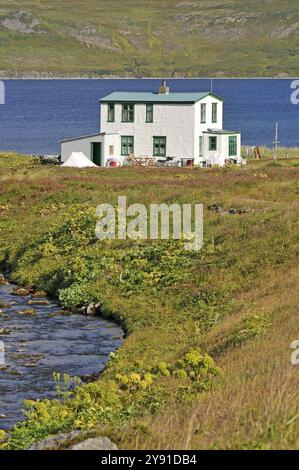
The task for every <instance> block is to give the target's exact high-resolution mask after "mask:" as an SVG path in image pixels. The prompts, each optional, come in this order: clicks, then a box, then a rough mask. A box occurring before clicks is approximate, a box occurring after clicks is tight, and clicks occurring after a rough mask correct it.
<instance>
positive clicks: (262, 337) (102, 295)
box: [0, 154, 299, 449]
mask: <svg viewBox="0 0 299 470" xmlns="http://www.w3.org/2000/svg"><path fill="white" fill-rule="evenodd" d="M20 159H21V160H22V165H20V164H19V163H20ZM269 162H271V161H269V160H265V161H263V160H262V161H258V162H255V161H251V162H250V163H249V164H248V166H247V167H244V168H235V167H233V168H227V169H217V168H214V169H198V170H196V169H192V168H185V169H184V168H181V169H178V168H166V169H155V168H151V169H144V168H140V169H138V168H116V169H112V170H111V169H110V170H109V169H99V170H94V169H82V170H75V169H68V168H60V167H56V166H54V165H53V166H52V165H41V164H40V163H39V161H38V160H35V159H33V160H32V159H28V158H25V157H24V158H23V159H22V157H20V156H15V155H13V154H9V155H1V156H0V168H1V173H0V235H1V237H0V267H1V269H2V270H6V271H7V272H8V273H9V276H10V277H11V278H12V279H13V280H14V281H15V282H17V283H19V284H21V285H24V286H26V285H31V286H32V285H35V286H38V288H40V289H44V290H46V291H47V292H48V293H49V294H51V295H55V296H57V297H59V298H60V301H61V303H62V304H63V305H64V307H65V308H67V309H74V308H75V307H81V306H82V305H86V304H88V303H90V302H93V301H96V302H100V303H101V306H102V308H101V310H102V315H103V316H104V317H109V318H112V319H115V320H116V321H119V322H121V323H122V325H123V326H124V329H125V331H126V332H127V338H126V340H125V342H124V344H123V346H122V347H121V348H120V350H119V351H118V352H117V353H113V354H111V357H110V361H109V363H108V365H107V367H106V369H105V371H104V372H103V373H102V375H101V377H100V379H99V380H98V381H96V382H93V383H89V384H85V385H77V384H76V387H75V389H74V391H73V392H72V393H70V392H69V391H67V390H63V387H62V388H61V386H60V387H59V388H58V390H57V400H53V401H49V400H43V401H39V402H32V401H27V402H26V403H25V404H26V416H27V421H25V422H23V423H21V424H19V425H17V426H15V427H14V428H13V429H12V431H11V433H10V435H8V436H7V437H6V440H4V441H3V442H2V444H1V446H2V448H11V449H21V448H26V447H28V446H29V445H30V444H31V443H32V442H34V441H38V440H41V439H43V438H44V437H46V436H48V435H50V434H55V433H58V432H60V431H67V430H72V429H83V430H88V432H92V433H94V434H98V435H103V434H104V435H108V436H110V437H111V438H112V439H113V440H114V441H115V442H117V444H118V445H119V446H120V447H121V448H135V449H136V448H168V449H169V448H188V449H192V448H240V449H243V448H267V449H268V448H278V447H279V448H296V447H298V444H299V421H298V419H297V417H298V410H297V401H296V399H295V397H296V396H297V393H298V387H299V373H298V370H296V368H294V367H292V366H291V364H290V343H291V341H293V340H294V339H296V336H297V335H298V324H297V309H298V289H297V283H298V270H296V266H297V262H298V252H297V247H298V245H297V244H296V243H297V242H298V238H297V234H298V166H297V164H298V159H297V160H296V159H292V160H291V159H288V160H279V162H278V163H279V166H273V165H269ZM119 195H127V197H128V203H129V204H131V203H133V202H138V203H144V204H146V205H147V206H148V205H149V204H151V203H160V202H166V203H172V202H179V203H187V202H188V203H195V202H197V203H198V202H202V203H203V204H204V207H205V209H204V232H205V233H204V236H205V245H204V248H203V249H202V250H201V251H199V252H189V251H186V250H184V248H183V245H182V243H181V242H177V241H163V242H162V241H157V242H155V241H152V242H150V241H148V242H146V241H142V242H141V241H131V240H125V241H123V240H122V241H118V240H115V241H106V242H100V241H98V240H97V239H96V237H95V235H94V228H95V216H94V212H95V207H96V206H97V205H98V204H100V203H102V202H109V203H113V204H114V203H115V204H116V203H117V196H119ZM162 198H163V200H162ZM209 207H210V209H209ZM213 207H221V208H222V209H224V211H221V212H217V211H215V210H213V209H212V208H213ZM230 208H242V209H246V210H245V211H244V213H241V214H237V213H227V210H228V209H230ZM57 373H59V371H57ZM55 380H56V381H57V382H59V375H57V374H56V375H55ZM64 380H65V382H66V385H68V383H69V381H70V380H71V379H70V378H68V377H65V378H64ZM0 437H4V436H3V433H0Z"/></svg>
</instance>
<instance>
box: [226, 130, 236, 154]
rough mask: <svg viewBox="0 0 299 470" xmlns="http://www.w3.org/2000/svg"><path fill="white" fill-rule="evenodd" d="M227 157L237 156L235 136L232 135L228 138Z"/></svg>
mask: <svg viewBox="0 0 299 470" xmlns="http://www.w3.org/2000/svg"><path fill="white" fill-rule="evenodd" d="M228 156H229V157H236V156H237V136H236V135H232V136H229V138H228Z"/></svg>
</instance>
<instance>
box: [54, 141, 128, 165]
mask: <svg viewBox="0 0 299 470" xmlns="http://www.w3.org/2000/svg"><path fill="white" fill-rule="evenodd" d="M92 142H101V143H102V159H103V163H104V165H103V166H106V163H107V159H108V158H113V157H114V158H117V159H119V157H120V138H119V135H118V134H97V135H92V136H87V137H81V138H80V137H79V138H78V139H72V140H67V141H64V142H61V161H62V162H65V161H66V160H67V159H68V158H69V156H70V155H71V153H72V152H82V153H84V155H85V156H86V157H88V158H89V159H90V160H91V143H92ZM112 152H113V153H112Z"/></svg>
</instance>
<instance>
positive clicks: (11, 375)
mask: <svg viewBox="0 0 299 470" xmlns="http://www.w3.org/2000/svg"><path fill="white" fill-rule="evenodd" d="M15 288H16V286H14V285H12V284H2V285H0V341H1V342H2V343H3V345H4V350H5V355H4V359H5V361H3V360H2V361H1V362H2V364H1V363H0V429H9V428H10V427H11V426H13V425H14V424H15V423H16V422H18V421H20V420H21V419H23V418H24V415H23V412H22V409H23V400H24V399H30V400H36V399H42V398H54V397H55V396H56V388H55V382H54V380H53V373H54V372H60V373H62V374H63V373H66V374H68V375H70V376H77V377H82V376H89V375H91V376H93V375H94V374H98V373H99V372H101V371H102V370H103V368H104V366H105V363H106V362H107V360H108V357H109V354H110V353H111V352H113V351H116V350H117V349H118V348H119V347H120V346H121V344H122V342H123V331H122V329H121V328H120V327H119V326H117V325H115V324H114V323H112V322H110V321H107V320H103V319H101V318H99V317H93V316H84V315H79V314H76V315H68V314H66V313H65V312H63V311H61V309H60V307H59V305H58V304H57V303H55V302H54V301H52V300H49V299H47V298H45V297H40V296H37V297H36V296H35V294H34V293H29V295H22V296H20V295H15V294H14V293H13V291H14V289H15ZM24 293H25V292H24ZM0 354H1V353H0ZM1 357H2V356H1ZM3 362H4V363H3Z"/></svg>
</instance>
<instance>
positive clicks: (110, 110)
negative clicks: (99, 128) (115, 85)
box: [107, 103, 115, 122]
mask: <svg viewBox="0 0 299 470" xmlns="http://www.w3.org/2000/svg"><path fill="white" fill-rule="evenodd" d="M107 121H108V122H114V121H115V105H114V103H109V104H108V116H107Z"/></svg>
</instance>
